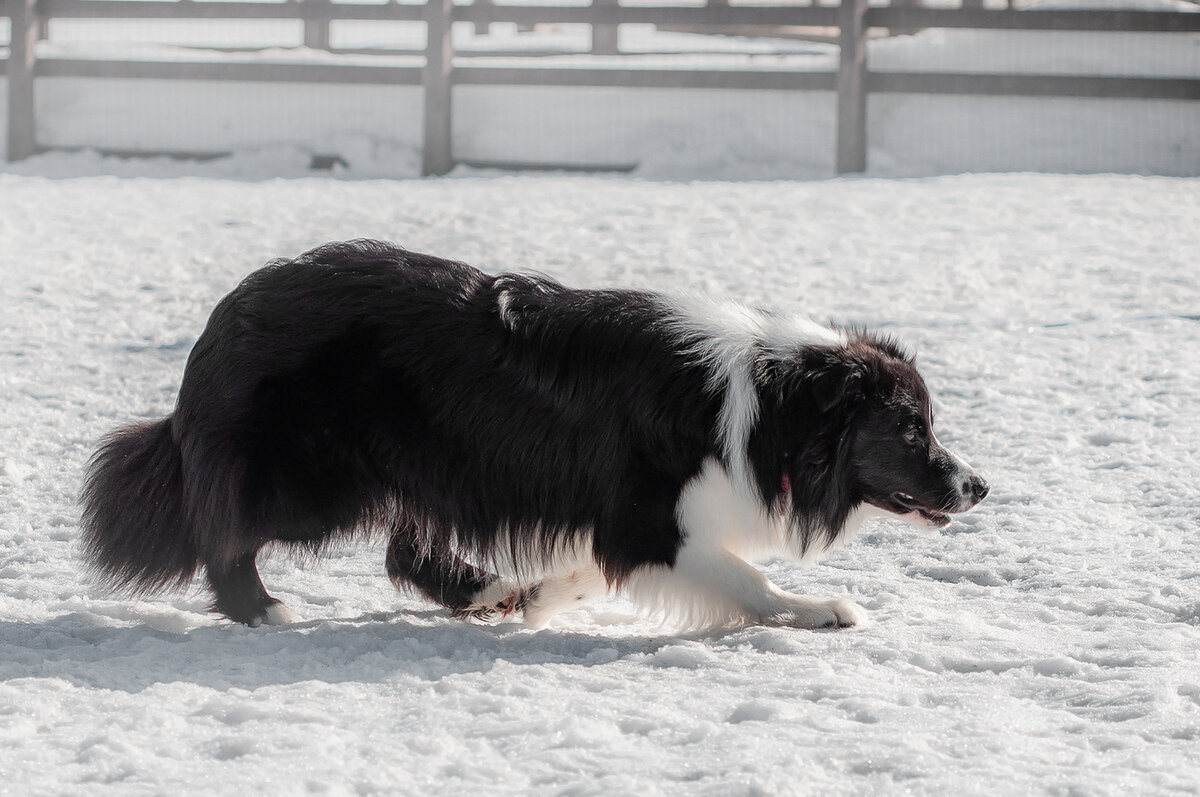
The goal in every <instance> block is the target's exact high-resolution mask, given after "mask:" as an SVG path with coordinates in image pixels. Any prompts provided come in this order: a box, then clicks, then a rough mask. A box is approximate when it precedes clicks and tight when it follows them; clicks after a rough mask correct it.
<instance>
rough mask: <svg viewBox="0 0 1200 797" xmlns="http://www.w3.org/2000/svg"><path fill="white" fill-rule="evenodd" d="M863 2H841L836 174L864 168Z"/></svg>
mask: <svg viewBox="0 0 1200 797" xmlns="http://www.w3.org/2000/svg"><path fill="white" fill-rule="evenodd" d="M866 14H867V0H842V5H841V8H840V9H839V10H838V26H839V28H840V30H839V32H838V42H839V44H840V45H841V50H842V52H841V58H840V61H839V63H838V74H837V95H838V96H837V108H838V120H837V172H838V174H847V173H849V172H862V171H866V168H867V26H866V24H865V21H866Z"/></svg>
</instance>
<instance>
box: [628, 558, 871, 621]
mask: <svg viewBox="0 0 1200 797" xmlns="http://www.w3.org/2000/svg"><path fill="white" fill-rule="evenodd" d="M628 592H629V594H630V596H631V597H632V598H633V599H634V600H635V601H636V602H637V603H638V604H640V605H642V606H644V607H646V608H650V609H653V610H658V611H661V612H664V613H666V614H668V615H674V616H677V617H679V618H680V619H682V620H684V622H686V623H688V624H690V625H693V626H699V625H709V626H711V625H731V624H732V625H776V626H779V625H783V626H792V627H795V628H844V627H847V626H852V625H860V624H862V623H864V622H866V619H867V613H866V612H865V611H864V610H863V609H862V607H860V606H858V604H856V603H854V602H853V601H851V600H848V599H846V598H834V599H830V600H823V599H820V598H812V597H809V596H807V595H794V594H792V593H790V592H785V591H784V590H781V589H780V588H779V587H777V586H775V585H774V584H772V583H771V582H770V580H768V579H767V577H766V576H764V575H763V574H762V573H761V572H759V570H758V569H757V568H755V567H754V566H753V565H751V564H750V563H749V562H747V561H745V560H744V559H742V558H740V557H738V556H736V555H734V554H732V553H730V552H729V551H727V550H725V549H724V548H721V547H718V546H698V545H695V544H686V543H685V544H684V545H683V547H681V548H680V549H679V553H678V555H677V557H676V560H675V565H674V566H673V567H664V566H653V567H647V568H644V569H642V570H640V571H638V572H636V573H635V574H634V575H633V576H632V577H631V578H630V580H629V583H628Z"/></svg>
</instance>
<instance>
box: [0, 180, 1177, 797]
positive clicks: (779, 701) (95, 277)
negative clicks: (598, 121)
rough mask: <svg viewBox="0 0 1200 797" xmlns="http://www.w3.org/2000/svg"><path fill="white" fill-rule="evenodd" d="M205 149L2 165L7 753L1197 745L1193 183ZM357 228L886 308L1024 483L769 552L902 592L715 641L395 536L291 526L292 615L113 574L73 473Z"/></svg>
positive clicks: (828, 770)
mask: <svg viewBox="0 0 1200 797" xmlns="http://www.w3.org/2000/svg"><path fill="white" fill-rule="evenodd" d="M78 163H79V161H78V159H72V158H62V157H58V156H54V157H49V158H41V159H35V160H34V161H31V162H29V163H26V164H24V166H23V167H22V168H23V169H24V170H25V171H26V172H37V171H39V170H40V171H41V173H42V174H43V175H50V174H56V173H57V174H63V173H68V172H70V171H71V169H72V168H74V166H76V165H78ZM154 167H155V164H146V163H140V164H131V165H129V166H128V168H130V169H138V170H142V171H143V172H145V171H147V170H149V169H151V168H154ZM170 168H176V167H174V166H170V165H167V166H159V167H157V172H156V174H158V175H160V177H159V178H157V179H147V178H136V179H135V178H126V179H122V178H116V177H111V176H109V177H89V178H77V179H66V178H61V179H60V178H59V177H54V178H50V177H47V176H38V175H36V174H32V175H29V174H27V175H24V176H21V175H15V174H11V173H10V174H0V301H2V306H3V312H2V313H0V401H2V406H3V408H4V412H3V416H2V420H0V771H2V772H3V773H4V784H5V787H6V788H8V789H11V790H13V791H14V792H15V793H22V794H47V793H64V792H66V793H72V792H84V791H87V792H92V791H95V790H101V789H102V790H104V791H105V792H106V793H114V794H143V793H179V792H183V791H187V792H188V793H193V794H217V793H223V794H227V793H229V792H231V791H234V790H242V791H245V792H246V793H253V794H280V795H285V794H286V795H290V794H296V793H299V792H302V791H307V792H313V793H326V794H352V793H353V794H372V793H385V794H414V795H416V794H429V793H432V792H433V791H434V790H435V789H436V790H437V791H439V792H442V793H463V792H467V791H468V790H473V791H478V792H481V793H482V792H485V791H486V793H488V794H564V793H567V794H580V795H583V794H631V793H637V794H679V793H706V794H813V793H832V794H861V793H869V792H896V791H912V792H917V793H941V794H971V793H994V792H995V791H997V790H1001V791H1005V792H1011V793H1031V792H1049V793H1062V794H1066V793H1082V794H1098V795H1103V794H1113V795H1121V794H1126V793H1131V792H1132V793H1163V792H1167V791H1170V790H1172V789H1175V790H1179V791H1191V790H1194V789H1195V786H1196V783H1197V782H1200V763H1197V761H1196V758H1195V749H1196V745H1197V742H1198V741H1200V664H1198V663H1197V662H1200V602H1197V592H1196V584H1197V583H1198V581H1200V564H1198V563H1200V534H1198V531H1200V525H1198V521H1197V513H1196V507H1197V505H1198V502H1200V487H1198V485H1200V465H1198V464H1197V463H1200V439H1198V438H1197V436H1196V434H1195V430H1196V429H1197V428H1200V417H1198V416H1200V410H1198V409H1197V408H1198V407H1200V371H1198V370H1197V367H1196V353H1197V351H1200V320H1198V319H1200V269H1197V264H1196V253H1197V252H1198V251H1200V230H1198V228H1197V226H1196V224H1195V223H1194V222H1195V219H1196V218H1197V217H1200V190H1198V189H1200V184H1198V183H1197V181H1195V180H1170V179H1142V178H1128V177H1090V178H1087V177H1049V176H1029V175H1012V176H970V177H956V178H940V179H929V180H909V181H888V180H873V179H858V180H835V181H825V182H812V183H803V184H789V183H763V184H752V183H743V184H722V183H709V184H696V185H682V184H657V183H649V182H641V181H634V180H616V179H599V178H568V177H537V178H534V177H528V178H516V177H500V178H495V179H491V178H484V177H473V178H466V179H448V180H439V181H407V182H404V181H401V182H385V181H375V182H371V181H365V182H347V181H334V180H318V179H302V180H270V181H265V182H261V183H251V182H245V181H241V180H233V179H225V178H220V179H218V178H216V177H185V178H175V179H166V178H164V177H161V175H163V174H166V173H168V169H170ZM190 168H195V167H190ZM214 168H218V169H228V168H229V165H228V164H226V165H225V166H220V167H214ZM201 171H203V170H201ZM209 174H219V172H209ZM354 236H376V237H383V238H389V239H393V240H396V241H399V242H402V243H404V244H406V245H408V246H411V247H413V248H417V249H422V250H427V251H432V252H437V253H439V254H442V255H447V256H451V257H456V258H460V259H464V260H467V261H469V262H473V263H476V264H478V265H480V266H483V267H486V268H489V269H501V268H536V269H540V270H543V271H546V272H548V273H550V274H552V275H554V276H556V277H559V278H561V279H563V280H565V281H567V282H569V283H572V284H576V285H586V286H597V285H634V286H646V287H652V288H657V289H678V288H685V287H687V288H698V289H703V290H706V291H709V292H711V293H713V294H715V295H717V296H726V297H732V298H736V299H740V300H744V301H747V302H752V303H764V304H768V305H771V306H774V307H777V308H781V309H784V310H789V311H805V312H808V313H811V314H814V315H816V316H817V317H820V318H826V317H833V318H837V319H841V320H856V321H861V322H865V323H868V324H870V325H873V326H877V327H882V328H883V329H886V330H888V331H891V332H893V333H895V334H897V335H898V336H900V337H901V338H903V339H904V340H905V341H907V342H908V343H909V344H911V345H913V346H914V347H916V349H917V350H918V352H919V363H920V365H921V367H922V369H923V371H924V373H925V375H926V378H927V380H928V382H929V384H930V387H931V388H932V390H933V392H934V394H935V396H936V405H937V414H938V427H939V434H940V437H941V438H942V439H943V441H944V442H946V443H947V444H948V445H949V446H951V447H952V448H953V449H955V450H956V451H958V452H960V453H961V454H963V455H964V456H965V457H966V458H967V459H968V460H970V461H971V462H972V464H974V465H976V466H977V467H978V468H979V469H980V471H981V472H982V473H983V474H984V475H985V476H986V477H987V478H988V479H989V480H990V481H991V483H992V485H993V491H992V495H991V496H989V498H988V499H987V501H986V502H985V503H984V504H983V505H982V506H981V507H980V508H979V509H978V510H977V511H975V512H972V513H971V514H968V515H965V516H963V517H961V518H959V519H958V520H956V521H955V522H954V523H953V524H952V525H951V526H949V527H948V528H947V529H946V530H944V531H943V532H941V533H932V534H931V533H921V532H916V531H914V530H912V529H910V528H908V527H906V526H903V525H900V524H898V523H895V522H885V521H879V522H877V523H875V524H874V525H871V526H869V527H868V528H867V529H866V530H865V531H864V533H863V534H862V535H861V537H860V538H859V539H858V540H857V541H855V542H853V543H852V544H851V545H849V546H848V547H847V548H845V549H844V550H842V551H840V552H838V553H837V554H836V555H834V556H833V557H831V558H830V559H829V560H827V561H826V562H825V563H823V564H819V565H816V566H812V567H808V568H804V569H799V568H796V567H794V566H792V565H790V564H788V563H785V562H773V563H771V564H769V565H768V567H767V572H768V573H769V575H770V576H771V577H772V578H774V579H775V580H776V581H777V582H778V583H779V584H780V585H781V586H783V587H785V588H788V589H793V590H797V591H804V592H808V593H811V594H815V595H821V596H827V597H831V596H839V595H849V596H852V597H853V598H854V599H855V600H857V601H859V602H860V603H862V605H864V606H865V607H866V609H867V610H868V611H869V612H870V613H871V616H872V623H871V624H870V625H868V626H867V627H865V628H862V629H855V630H850V631H843V632H836V633H812V632H804V631H797V630H790V629H763V628H751V629H746V630H742V631H736V632H731V633H724V634H716V635H705V636H697V637H680V636H675V635H672V634H671V633H670V632H669V631H664V630H662V629H660V628H659V627H658V626H657V625H656V624H655V623H654V622H653V621H650V620H646V619H643V618H639V617H638V616H636V615H635V614H634V612H633V610H632V608H631V607H630V605H629V604H627V603H625V602H623V601H619V600H618V601H612V602H607V603H600V604H596V605H594V606H592V607H590V608H588V609H585V610H581V611H577V612H574V613H570V614H567V615H564V616H562V617H561V618H559V619H558V620H556V621H555V622H554V624H553V625H552V626H551V627H550V628H549V629H546V630H543V631H539V632H531V631H528V630H525V629H523V628H521V627H519V626H516V625H502V626H499V627H497V628H480V627H472V626H467V625H463V624H461V623H458V622H454V621H451V620H449V619H447V618H445V617H443V616H442V615H441V614H440V613H439V612H437V611H434V610H432V609H431V608H430V607H428V606H426V605H424V604H421V603H419V602H417V601H415V600H412V599H408V598H404V597H401V596H397V595H396V594H395V592H394V590H393V589H392V587H391V586H390V584H389V583H388V582H387V579H386V578H385V576H384V574H383V564H382V559H383V552H382V550H381V548H380V546H378V545H365V546H363V547H359V548H350V549H346V550H343V551H339V552H336V553H335V554H334V555H332V556H330V557H328V558H327V559H324V560H323V561H321V562H319V563H314V562H307V561H302V562H293V561H290V560H289V559H288V558H287V557H286V556H282V555H276V556H274V557H272V558H270V559H269V560H268V561H267V562H266V565H265V566H264V568H263V571H264V579H265V580H266V582H267V584H268V586H269V587H270V588H271V589H272V591H273V592H275V593H276V594H278V595H279V596H280V597H281V598H283V599H284V600H286V601H287V602H288V604H289V605H291V606H292V607H293V608H294V609H295V610H296V611H297V612H298V614H299V615H300V616H301V617H302V618H303V620H302V621H301V622H298V623H295V624H292V625H288V626H283V627H276V628H259V629H254V630H250V629H246V628H242V627H235V626H231V625H227V624H224V623H221V622H218V621H216V620H215V619H214V618H213V617H211V616H210V615H208V614H206V613H205V607H204V601H205V598H204V596H203V594H202V593H200V592H199V591H198V590H196V591H193V592H189V593H186V594H181V595H175V596H168V597H164V598H158V599H153V600H145V601H139V602H129V601H123V600H120V599H117V598H115V597H113V596H111V595H109V594H108V593H107V592H105V591H104V590H103V589H101V588H98V587H96V586H94V585H91V584H89V583H88V582H86V580H83V579H82V578H81V575H80V562H79V561H78V559H77V558H76V552H75V540H76V534H77V529H76V524H77V508H76V506H75V503H74V501H75V495H76V492H77V490H78V487H79V482H80V478H81V472H82V468H83V465H84V462H85V460H86V457H87V456H88V454H89V452H90V451H91V450H92V449H93V447H94V446H95V443H96V440H97V438H98V437H99V436H100V435H102V434H103V433H104V432H106V431H107V430H109V429H111V428H112V427H113V426H114V425H117V424H120V423H126V422H129V421H131V420H137V419H141V418H147V417H154V416H160V415H162V414H164V413H167V412H169V411H170V410H171V407H172V402H173V399H174V394H175V390H176V387H177V385H178V381H179V377H180V374H181V371H182V368H183V364H184V361H185V358H186V356H187V353H188V351H189V348H190V347H191V345H192V343H193V342H194V341H195V339H196V336H197V335H198V334H199V332H200V330H201V329H202V327H203V324H204V322H205V319H206V318H207V315H208V312H209V311H210V309H211V307H212V305H213V303H214V302H215V301H216V300H217V299H218V298H219V297H220V296H221V295H223V294H224V293H225V292H226V291H228V290H230V289H231V288H232V287H233V286H234V285H235V284H236V283H237V281H238V280H239V279H240V278H241V277H242V276H243V275H245V274H246V273H247V272H249V271H250V270H252V269H254V268H256V267H257V266H259V265H260V264H262V263H263V262H264V261H266V260H267V259H269V258H271V257H275V256H278V255H281V254H294V253H297V252H300V251H301V250H303V249H306V248H308V247H310V246H312V245H314V244H317V243H320V242H322V241H326V240H330V239H340V238H347V237H354Z"/></svg>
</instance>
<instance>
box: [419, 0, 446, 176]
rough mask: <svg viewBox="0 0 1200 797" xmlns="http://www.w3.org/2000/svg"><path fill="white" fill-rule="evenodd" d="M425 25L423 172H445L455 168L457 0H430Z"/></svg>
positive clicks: (431, 173) (427, 4)
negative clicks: (454, 33) (452, 35)
mask: <svg viewBox="0 0 1200 797" xmlns="http://www.w3.org/2000/svg"><path fill="white" fill-rule="evenodd" d="M425 9H426V13H425V25H426V27H427V32H426V39H425V47H426V49H425V69H424V71H423V72H422V82H423V83H424V85H425V138H424V143H423V155H422V173H424V174H426V175H437V174H445V173H446V172H448V171H450V170H451V169H452V168H454V146H453V136H454V115H453V87H454V81H453V72H454V44H453V43H452V41H451V39H450V29H451V27H452V26H453V24H454V0H427V3H426V7H425Z"/></svg>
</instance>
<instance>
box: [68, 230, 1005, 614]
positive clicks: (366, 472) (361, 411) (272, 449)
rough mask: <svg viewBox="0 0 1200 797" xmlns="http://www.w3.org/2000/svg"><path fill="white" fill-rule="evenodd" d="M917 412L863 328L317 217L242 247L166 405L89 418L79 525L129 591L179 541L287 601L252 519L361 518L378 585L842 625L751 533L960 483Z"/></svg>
mask: <svg viewBox="0 0 1200 797" xmlns="http://www.w3.org/2000/svg"><path fill="white" fill-rule="evenodd" d="M932 422H933V416H932V412H931V409H930V399H929V393H928V391H927V390H926V388H925V384H924V382H923V381H922V379H921V377H920V375H919V374H918V373H917V370H916V368H915V367H914V364H913V358H912V357H911V356H910V355H909V354H908V353H906V352H905V351H904V350H903V349H902V348H900V347H899V346H898V345H897V344H896V343H895V342H893V341H891V340H889V339H887V338H885V337H881V336H879V335H875V334H872V333H869V332H866V331H864V330H861V329H853V328H852V329H841V328H834V327H826V326H821V325H819V324H816V323H814V322H811V321H807V320H802V319H797V318H792V317H787V316H783V315H777V314H774V313H770V312H764V311H760V310H753V309H750V308H747V307H743V306H740V305H736V304H723V303H717V302H713V301H711V300H708V299H703V298H686V299H680V298H669V297H667V296H662V295H659V294H656V293H650V292H645V291H631V290H575V289H572V288H567V287H564V286H563V285H560V284H559V283H557V282H555V281H553V280H551V279H548V278H546V277H542V276H532V275H526V274H501V275H498V276H489V275H487V274H484V273H482V272H480V271H477V270H476V269H474V268H471V267H470V266H467V265H464V264H462V263H456V262H453V261H449V260H443V259H441V258H437V257H431V256H429V255H422V254H417V253H414V252H408V251H405V250H403V249H400V248H397V247H395V246H392V245H389V244H385V243H380V242H375V241H353V242H349V243H333V244H328V245H325V246H322V247H319V248H317V249H314V250H312V251H311V252H308V253H306V254H303V255H301V256H300V257H297V258H295V259H293V260H278V261H274V262H272V263H270V264H268V265H267V266H266V267H264V268H263V269H261V270H259V271H257V272H254V273H252V274H251V275H250V276H249V277H247V278H246V279H245V280H244V281H243V282H242V283H241V285H239V286H238V287H237V288H236V289H235V290H234V291H233V292H232V293H230V294H229V295H228V296H226V297H225V298H224V299H223V300H222V301H221V302H220V303H219V304H218V305H217V307H216V309H214V310H213V313H212V316H211V318H210V319H209V321H208V325H207V327H206V329H205V330H204V333H203V334H202V335H201V336H200V338H199V339H198V340H197V342H196V345H195V347H194V348H193V350H192V352H191V355H190V357H189V358H188V362H187V368H186V370H185V372H184V375H183V384H182V386H181V387H180V390H179V396H178V401H177V403H176V406H175V411H174V412H173V413H172V414H171V415H170V416H169V417H167V418H164V419H162V420H158V421H154V422H152V423H147V424H143V425H138V426H131V427H128V428H125V429H120V430H117V431H116V432H114V433H113V434H111V435H110V436H109V437H107V438H106V439H105V440H104V442H103V443H102V445H101V447H100V449H99V450H98V451H97V452H96V454H95V456H94V457H93V459H92V462H91V464H90V467H89V473H88V476H87V480H86V483H85V486H84V490H83V497H82V503H83V513H82V530H83V542H84V548H85V551H86V554H87V557H88V559H89V561H90V564H91V567H92V568H93V570H94V571H95V572H96V573H98V574H99V575H100V576H101V577H103V578H104V579H105V580H106V581H108V582H109V583H111V584H112V585H113V586H114V587H116V588H123V589H126V590H128V591H130V592H131V593H134V594H138V593H142V594H144V593H148V592H152V591H155V590H161V589H165V588H170V587H180V586H183V585H185V584H187V583H188V582H189V581H190V580H191V578H192V577H193V575H194V574H196V572H197V571H198V570H199V569H201V568H203V571H204V576H205V578H206V580H207V583H208V586H209V587H210V588H211V590H212V593H213V596H214V601H213V605H212V608H213V609H214V610H215V611H217V612H220V613H221V614H224V615H225V616H226V617H228V618H230V619H231V620H235V621H238V622H242V623H246V624H247V625H251V626H256V625H259V624H260V623H272V624H273V623H281V622H288V621H290V620H291V619H292V615H291V612H290V611H288V610H287V609H286V607H284V606H283V604H281V603H280V602H279V601H278V600H276V599H275V598H272V597H271V596H270V595H269V594H268V593H267V591H266V589H265V588H264V587H263V584H262V581H261V580H260V579H259V575H258V570H257V568H256V566H255V557H256V556H257V554H258V552H259V550H260V549H262V548H263V547H264V546H267V545H271V544H284V545H290V546H298V547H300V548H302V549H308V550H310V551H312V552H315V553H319V552H320V550H321V549H322V548H324V547H326V546H327V545H329V544H330V543H333V542H335V541H337V540H343V539H346V538H347V537H350V536H353V535H356V534H360V533H366V532H381V531H382V532H385V533H386V535H387V553H386V568H387V573H388V576H389V577H390V578H391V580H392V581H393V582H394V583H395V584H396V586H397V587H400V588H404V589H410V590H414V591H416V592H417V593H419V594H420V595H423V596H424V597H425V598H427V599H429V600H431V601H433V602H435V603H438V604H441V605H442V606H444V607H446V608H447V609H448V610H449V611H450V612H451V613H452V614H453V615H455V616H458V617H462V618H467V619H475V620H481V621H487V620H490V619H493V618H495V617H498V616H502V615H508V614H518V613H519V614H520V615H521V616H522V618H523V619H524V621H525V622H526V623H528V624H529V625H531V626H534V627H540V626H542V625H544V624H545V623H546V621H547V620H549V618H550V617H551V616H553V615H554V614H555V613H557V612H559V611H562V610H564V609H568V608H572V607H574V606H577V605H579V604H580V603H581V602H583V601H585V600H587V599H589V598H592V597H595V596H598V595H601V594H604V593H607V592H609V591H610V590H614V589H618V588H622V589H624V590H625V591H626V593H627V594H629V595H630V596H631V597H632V599H633V600H634V601H635V602H636V603H638V604H639V605H641V606H644V607H647V608H651V609H657V610H661V611H664V612H666V613H668V614H672V615H674V616H676V617H677V618H678V619H680V620H681V621H683V622H685V623H687V624H688V625H690V626H692V627H698V626H714V625H746V624H767V625H787V626H795V627H800V628H824V627H838V626H850V625H855V624H857V623H859V622H861V621H863V620H864V618H865V614H864V612H863V610H862V609H861V608H859V607H858V606H857V605H855V604H854V603H852V602H850V601H849V600H846V599H844V598H843V599H835V600H820V599H816V598H811V597H806V596H802V595H794V594H791V593H788V592H784V591H783V590H781V589H779V588H777V587H775V586H774V585H773V584H771V583H770V582H769V581H768V580H767V579H766V578H765V577H764V576H763V575H762V573H761V572H760V571H759V570H757V569H756V568H755V567H753V566H752V565H750V564H749V563H748V562H747V559H748V558H752V557H759V556H763V555H769V554H775V553H788V554H791V555H793V556H795V557H798V558H801V559H803V558H808V557H812V556H815V555H818V554H820V553H822V552H824V551H826V550H827V549H828V548H829V547H830V546H831V545H833V544H834V543H836V542H838V541H841V540H844V539H846V538H847V537H849V536H850V535H852V534H853V533H854V532H855V531H856V529H857V528H858V526H859V525H860V524H861V523H862V521H863V520H864V519H865V518H867V517H870V516H872V515H880V514H890V515H896V516H900V517H903V518H906V519H907V520H909V521H911V522H913V523H914V524H916V525H918V526H923V527H927V528H936V527H940V526H944V525H946V524H947V523H948V522H949V514H951V513H954V512H962V511H965V510H967V509H970V508H971V507H973V506H974V505H975V504H976V503H978V502H979V501H980V500H982V499H983V497H984V496H985V495H986V494H987V491H988V486H987V483H986V482H985V481H984V480H983V479H982V478H980V477H979V476H978V475H977V474H976V473H975V472H974V471H973V470H972V469H971V468H970V467H969V466H968V465H967V464H966V463H965V462H963V461H962V460H961V459H959V458H958V457H956V456H955V455H953V454H951V453H950V452H949V451H947V450H946V449H945V448H943V447H942V446H941V445H940V444H939V443H938V441H937V439H936V438H935V437H934V434H933V429H932Z"/></svg>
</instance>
